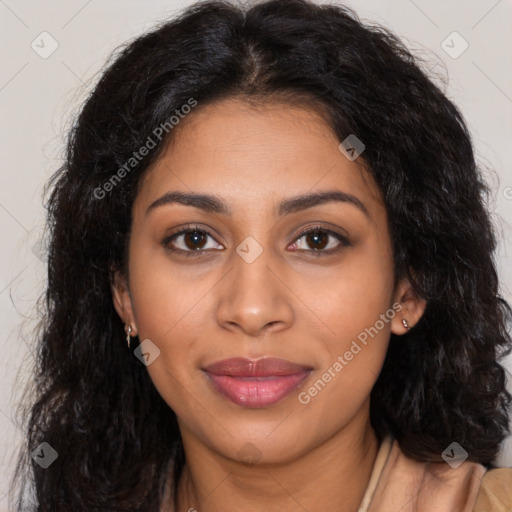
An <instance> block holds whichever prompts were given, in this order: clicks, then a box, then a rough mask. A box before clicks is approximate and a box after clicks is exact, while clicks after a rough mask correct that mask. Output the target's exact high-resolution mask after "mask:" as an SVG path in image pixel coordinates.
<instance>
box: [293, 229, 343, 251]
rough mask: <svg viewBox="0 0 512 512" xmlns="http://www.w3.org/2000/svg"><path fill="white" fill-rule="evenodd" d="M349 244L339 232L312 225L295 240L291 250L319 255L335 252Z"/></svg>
mask: <svg viewBox="0 0 512 512" xmlns="http://www.w3.org/2000/svg"><path fill="white" fill-rule="evenodd" d="M302 240H304V241H302ZM349 245H350V242H349V241H348V239H347V238H346V237H344V236H343V235H341V234H340V233H336V232H334V231H331V230H328V229H325V228H322V227H314V228H311V229H308V230H306V231H304V232H303V233H302V234H301V235H300V236H299V237H298V238H297V239H296V240H295V242H294V244H293V249H292V250H294V251H305V252H309V253H311V254H313V255H315V256H320V255H329V254H333V253H336V252H338V251H340V250H341V249H343V247H346V246H349Z"/></svg>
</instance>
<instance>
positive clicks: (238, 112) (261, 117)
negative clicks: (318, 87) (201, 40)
mask: <svg viewBox="0 0 512 512" xmlns="http://www.w3.org/2000/svg"><path fill="white" fill-rule="evenodd" d="M177 128H178V129H177V130H176V131H175V132H173V134H172V135H173V138H172V139H171V140H170V142H169V143H168V145H167V146H166V148H165V149H164V151H163V152H162V154H161V155H160V157H159V159H158V160H157V162H156V163H155V164H154V165H153V166H152V167H151V168H150V169H149V170H148V172H147V173H146V176H145V177H144V179H143V180H142V182H141V186H140V190H139V195H138V198H137V201H136V203H138V205H139V206H140V208H141V209H142V208H143V207H144V206H145V207H146V208H147V207H148V206H149V204H151V202H152V201H154V200H155V199H156V198H157V197H158V196H159V195H161V194H163V193H166V192H168V191H170V190H181V191H184V192H191V191H194V192H200V193H208V194H212V193H214V194H215V195H218V196H221V197H223V198H225V199H226V201H227V202H229V203H231V204H233V205H234V207H235V208H236V207H243V206H246V207H249V206H250V205H259V207H260V208H263V206H262V202H265V201H267V200H268V201H269V202H272V201H273V200H274V199H275V197H276V196H278V197H286V196H291V195H298V194H304V193H306V192H308V191H314V190H315V189H332V188H337V189H340V190H342V191H344V192H347V193H350V194H354V195H356V196H358V197H364V198H365V201H366V202H373V203H375V204H374V207H381V208H382V207H383V201H382V197H381V193H380V190H379V189H378V187H377V185H376V184H375V182H374V180H373V178H372V176H371V175H370V173H369V172H368V171H367V170H366V168H365V165H364V162H363V160H362V159H361V158H359V159H356V160H355V161H350V160H349V159H348V158H347V157H346V156H344V154H343V153H342V152H341V151H340V150H339V149H338V146H339V140H338V139H337V137H336V135H335V134H334V132H333V131H332V129H331V127H330V126H329V125H328V123H327V122H326V121H325V119H324V117H322V116H321V115H320V114H319V113H318V112H317V111H315V110H314V109H312V108H311V109H309V108H304V107H298V106H293V105H290V104H284V103H275V102H274V103H264V104H259V105H257V106H255V105H251V104H248V103H246V102H244V101H243V100H240V99H227V100H222V101H219V102H216V103H212V104H209V105H206V106H203V107H201V106H198V107H196V110H195V111H193V112H192V113H191V114H189V115H188V116H187V117H185V119H183V120H182V121H180V125H179V126H178V127H177Z"/></svg>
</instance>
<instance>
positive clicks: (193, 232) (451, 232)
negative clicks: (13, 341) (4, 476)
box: [19, 0, 512, 512]
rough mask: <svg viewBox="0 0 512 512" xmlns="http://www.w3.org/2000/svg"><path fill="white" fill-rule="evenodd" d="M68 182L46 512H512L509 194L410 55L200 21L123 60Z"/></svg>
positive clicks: (42, 449) (282, 28)
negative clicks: (504, 273) (506, 267)
mask: <svg viewBox="0 0 512 512" xmlns="http://www.w3.org/2000/svg"><path fill="white" fill-rule="evenodd" d="M52 187H53V188H52V194H51V197H50V200H49V205H48V206H49V224H50V226H51V244H50V252H49V266H48V272H49V274H48V277H49V281H48V290H47V295H46V298H47V316H46V319H45V323H44V330H43V333H42V336H41V339H40V345H39V347H40V367H39V373H38V375H37V384H38V389H39V395H38V397H37V399H36V400H35V402H34V403H33V404H32V406H31V409H30V417H29V423H28V433H29V440H28V450H26V451H25V452H24V453H23V454H22V458H21V459H20V464H19V475H21V476H22V475H23V472H24V471H25V470H24V468H25V465H24V461H25V460H26V459H28V460H29V462H30V464H31V471H32V472H33V480H34V484H35V485H34V494H35V498H36V501H37V503H38V504H37V505H34V506H33V507H32V510H38V511H52V512H55V511H64V510H65V511H68V510H73V511H80V510H83V511H99V510H110V511H114V510H115V511H128V510H141V511H157V510H160V511H179V512H182V511H187V510H188V511H190V512H191V511H193V510H197V511H200V512H212V511H225V510H244V511H261V510H265V511H277V510H279V511H292V510H293V511H295V510H308V511H310V512H312V511H316V510H336V511H342V512H352V511H353V512H356V511H359V512H363V511H365V512H366V511H369V512H379V511H391V510H393V511H397V510H402V511H406V510H411V511H412V510H415V511H425V512H426V511H436V512H440V511H445V510H446V511H448V510H450V511H453V510H457V511H459V510H460V511H471V510H476V511H484V510H493V511H501V510H503V511H505V510H510V507H511V506H512V505H511V496H510V483H511V481H512V477H511V473H512V470H510V469H497V468H493V467H492V461H493V459H494V458H495V456H496V454H497V452H498V450H499V447H500V443H501V442H502V440H503V439H504V437H505V436H506V434H507V432H508V407H509V404H510V395H509V394H508V393H507V391H506V388H505V373H504V370H503V368H502V367H501V366H500V365H499V364H498V361H499V359H500V357H502V355H503V354H505V353H507V352H508V351H509V350H510V337H509V335H508V334H507V331H506V327H507V322H508V321H509V320H510V318H511V310H510V307H509V306H508V304H507V303H506V302H505V301H504V300H503V299H502V298H501V297H500V296H499V295H498V282H497V275H496V269H495V265H494V261H493V252H494V249H495V246H496V242H495V237H494V234H493V231H492V227H491V220H490V218H489V214H488V212H487V211H486V209H485V206H484V198H485V192H486V185H485V183H484V182H483V180H482V177H481V175H480V173H479V171H478V169H477V167H476V163H475V158H474V154H473V149H472V145H471V141H470V136H469V134H468V131H467V128H466V126H465V123H464V120H463V118H462V116H461V114H460V112H459V111H458V110H457V108H456V107H455V106H454V105H453V104H452V103H451V102H450V101H449V100H448V99H447V98H446V97H445V96H444V95H443V93H442V92H441V91H440V90H439V89H438V88H437V87H436V86H435V85H434V84H433V83H432V81H430V80H429V79H428V78H427V76H426V75H425V74H424V73H423V72H422V71H421V70H420V68H419V67H418V65H417V64H416V63H415V61H414V58H413V57H412V56H411V55H410V54H409V53H408V51H407V50H406V49H405V48H404V46H403V45H402V44H401V43H400V42H399V41H398V40H397V39H396V38H395V37H394V36H393V35H392V34H390V33H389V32H387V31H385V30H384V29H382V28H375V27H373V28H371V27H368V26H365V25H363V24H361V23H360V22H359V21H358V19H357V17H356V15H355V14H354V13H352V12H351V11H349V10H347V9H345V8H342V7H339V6H327V5H325V6H319V5H315V4H313V3H309V2H307V1H302V0H289V1H275V0H273V1H270V2H265V3H260V4H258V5H255V6H254V7H252V8H250V9H247V10H245V11H244V10H243V9H241V8H239V7H236V6H234V5H232V4H229V3H224V2H207V3H204V4H197V5H195V6H193V7H191V8H190V9H188V10H187V11H186V12H184V13H183V14H182V15H181V16H180V17H179V18H177V19H175V20H172V21H169V22H168V23H165V24H163V25H162V26H160V27H159V28H158V29H156V30H154V31H153V32H150V33H148V34H145V35H143V36H141V37H140V38H138V39H136V40H135V41H133V42H131V43H130V44H129V45H128V46H127V47H126V48H125V49H124V50H123V51H122V52H121V53H120V54H119V55H117V57H116V59H115V60H114V61H113V62H112V63H111V64H110V66H109V68H108V69H107V70H106V72H105V73H104V74H103V76H102V78H101V80H100V81H99V83H98V84H97V86H96V87H95V89H94V91H93V92H92V94H91V95H90V97H89V98H88V100H87V101H86V103H85V105H84V107H83V110H82V112H81V114H80V115H79V117H78V119H77V121H76V124H75V127H74V129H73V131H72V132H71V135H70V138H69V144H68V153H67V161H66V165H65V166H64V167H63V168H62V169H61V170H60V171H59V172H58V173H57V174H56V175H55V177H54V179H53V181H52ZM29 457H30V458H29ZM21 507H22V505H21V504H20V507H19V510H21Z"/></svg>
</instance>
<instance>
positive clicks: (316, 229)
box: [162, 226, 350, 258]
mask: <svg viewBox="0 0 512 512" xmlns="http://www.w3.org/2000/svg"><path fill="white" fill-rule="evenodd" d="M188 233H199V234H201V235H207V236H209V237H211V238H214V237H213V235H212V233H210V232H209V231H208V230H207V229H204V228H200V227H199V226H186V227H184V228H183V229H181V230H180V231H178V232H176V233H173V234H171V235H169V236H167V237H165V238H164V240H162V245H163V246H164V247H165V248H166V249H168V250H169V251H171V252H175V253H176V252H179V253H182V254H184V255H185V256H186V257H187V258H188V257H197V256H200V255H201V254H202V253H203V252H204V251H205V250H202V249H198V250H183V249H174V248H172V247H170V246H169V244H170V243H171V242H172V241H173V240H175V239H176V238H178V237H179V236H181V235H185V234H188ZM310 233H320V234H325V235H330V236H332V237H334V238H336V239H337V240H339V241H340V242H341V243H340V244H339V245H337V246H336V247H334V248H332V249H327V250H323V249H319V250H312V249H309V250H306V252H309V253H311V255H312V256H313V257H320V256H330V255H333V254H336V253H338V252H340V251H341V250H342V249H343V248H344V247H347V246H350V242H349V241H348V239H347V238H346V237H345V236H343V235H341V234H339V233H336V232H335V231H331V230H329V229H326V228H324V227H322V226H313V227H311V228H308V229H306V230H304V231H302V232H301V233H300V234H299V235H298V236H297V238H295V240H294V242H293V243H295V242H297V241H298V240H300V239H301V238H303V237H304V236H306V235H308V234H310ZM299 250H304V249H299Z"/></svg>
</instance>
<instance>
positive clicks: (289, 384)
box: [206, 371, 310, 409]
mask: <svg viewBox="0 0 512 512" xmlns="http://www.w3.org/2000/svg"><path fill="white" fill-rule="evenodd" d="M309 373H310V372H309V371H305V372H302V373H297V374H293V375H281V376H271V377H259V379H261V380H256V378H255V377H251V378H249V377H245V378H242V377H230V376H228V375H214V374H212V373H208V372H206V374H207V375H208V377H209V379H210V382H211V383H212V384H213V387H214V388H215V389H216V390H217V391H218V392H219V393H221V394H222V395H224V396H225V397H226V398H228V399H229V400H231V401H232V402H233V403H235V404H237V405H240V406H242V407H246V408H249V409H257V408H263V407H268V406H269V405H272V404H275V403H277V402H279V401H280V400H282V399H283V398H284V397H285V396H287V395H289V394H290V393H291V392H292V391H293V390H294V389H296V388H297V387H298V386H299V384H300V383H301V382H302V381H303V380H304V379H305V378H306V377H307V376H308V375H309Z"/></svg>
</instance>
